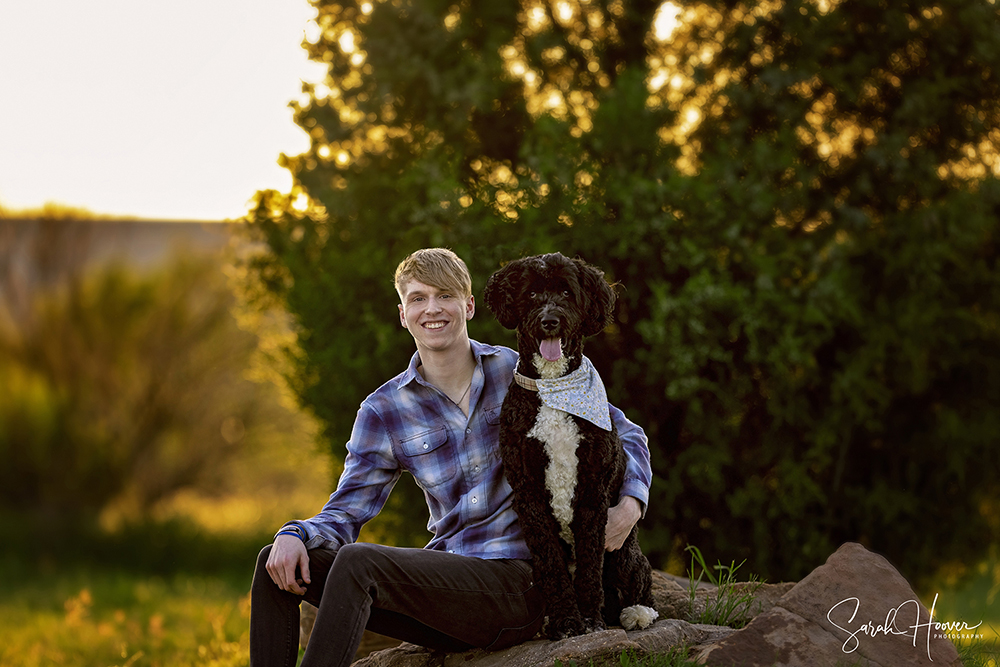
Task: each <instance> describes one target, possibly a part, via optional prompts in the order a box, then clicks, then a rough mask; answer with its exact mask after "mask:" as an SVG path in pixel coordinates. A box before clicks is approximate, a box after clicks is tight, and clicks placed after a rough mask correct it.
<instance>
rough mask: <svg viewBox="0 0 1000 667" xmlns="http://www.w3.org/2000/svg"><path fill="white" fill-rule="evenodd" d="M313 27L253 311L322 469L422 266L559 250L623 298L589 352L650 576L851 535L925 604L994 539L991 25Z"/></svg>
mask: <svg viewBox="0 0 1000 667" xmlns="http://www.w3.org/2000/svg"><path fill="white" fill-rule="evenodd" d="M315 4H316V6H317V9H318V11H319V17H318V19H317V20H318V22H319V24H320V26H321V28H322V34H321V37H320V39H319V40H318V42H317V43H315V44H308V45H307V47H308V49H309V50H310V52H311V55H312V56H313V57H314V58H317V59H320V60H324V61H325V62H329V63H330V68H331V70H330V71H331V76H330V78H329V79H328V80H327V81H326V82H325V83H326V88H328V89H329V93H328V92H327V90H326V89H324V88H319V89H312V88H310V92H312V93H313V96H312V99H311V101H310V102H309V103H308V104H305V105H296V109H295V111H296V120H297V122H298V123H299V124H300V125H301V126H302V127H303V128H304V129H306V130H307V131H308V132H309V133H310V136H311V137H312V138H313V144H312V147H311V149H310V150H309V151H307V152H306V153H305V154H303V155H300V156H295V157H289V158H286V161H285V164H286V165H287V167H288V168H289V170H290V171H291V173H292V175H293V177H294V182H295V187H294V190H293V192H292V193H291V195H292V196H289V197H283V196H281V195H278V194H277V193H273V192H265V193H260V195H259V196H258V202H259V206H258V207H257V209H256V211H255V212H254V213H253V214H252V215H251V216H250V217H249V228H250V233H251V234H252V235H253V237H254V238H255V239H257V240H259V241H262V242H263V245H262V252H261V253H260V254H258V255H256V256H255V257H253V258H251V259H250V260H248V264H247V267H248V268H249V269H250V275H251V276H252V277H253V282H252V283H251V284H249V285H248V292H249V294H250V299H251V302H255V303H258V304H260V305H261V306H274V305H277V306H279V307H280V308H283V309H285V310H286V311H287V312H288V313H289V314H290V315H291V317H292V319H293V327H294V330H295V332H296V333H297V335H298V336H297V342H296V344H295V345H294V346H292V345H290V346H289V347H288V348H287V356H288V359H289V360H290V361H291V367H290V369H289V371H288V373H287V376H288V379H289V383H290V386H291V387H292V388H293V389H294V391H295V393H296V394H297V396H298V397H299V399H300V400H301V402H302V404H303V405H305V406H308V407H309V408H310V409H311V410H313V411H315V413H316V414H317V416H319V417H320V418H321V420H322V421H323V422H324V424H325V427H326V430H325V432H324V437H325V439H326V440H327V441H328V442H329V443H331V447H332V448H333V450H334V451H335V452H341V451H342V450H341V446H342V445H341V443H343V442H344V441H345V440H346V439H347V438H348V437H349V432H350V425H351V423H352V422H353V418H354V414H355V411H356V409H357V405H358V402H359V401H360V400H361V399H362V398H363V397H364V396H365V395H366V394H367V393H368V392H370V391H372V390H373V389H374V388H375V387H376V386H378V385H379V384H380V383H381V382H383V381H385V380H386V379H388V378H389V377H391V376H393V375H395V374H396V373H398V372H400V371H401V370H402V369H403V367H404V365H405V363H406V360H407V359H408V357H409V355H410V354H411V352H412V349H413V347H412V343H411V341H410V340H409V337H408V336H407V334H406V333H405V331H403V330H402V329H401V328H400V327H399V325H398V322H397V317H396V313H395V309H394V305H395V295H394V294H393V292H392V287H391V283H390V277H391V271H392V269H393V267H394V266H395V264H396V263H397V262H398V261H399V260H400V259H402V257H403V256H405V255H406V254H407V253H409V252H410V251H412V250H414V249H416V248H418V247H422V246H427V245H447V246H449V247H451V248H453V249H454V250H455V251H456V252H458V253H459V254H460V255H461V256H463V257H464V258H465V259H466V261H467V262H468V263H469V265H470V269H471V270H472V272H473V278H474V285H475V286H478V289H481V287H482V285H483V284H484V282H485V280H486V278H487V277H488V275H489V274H490V273H491V272H492V271H493V270H495V269H496V268H498V267H499V265H500V263H501V261H505V260H509V259H512V258H515V257H518V256H521V255H523V254H530V253H537V252H545V251H550V250H560V251H562V252H564V253H567V254H570V255H574V254H578V255H580V256H582V257H583V258H585V259H586V260H588V261H590V262H592V263H595V264H597V265H599V266H601V267H602V268H604V269H605V270H606V272H607V274H608V277H609V278H611V279H612V280H614V281H617V282H618V283H620V285H621V289H620V297H621V298H620V300H619V306H618V312H617V315H616V321H615V323H614V324H613V325H612V326H611V327H609V328H608V329H607V331H606V332H605V334H604V335H602V336H599V337H597V338H595V339H594V340H593V341H591V342H590V343H588V355H589V356H591V358H592V359H593V360H594V362H595V364H596V365H597V367H598V369H599V370H600V372H601V374H602V377H603V378H604V379H605V382H606V384H607V385H608V389H609V395H610V396H611V399H612V401H613V402H614V403H615V404H616V405H618V406H620V407H621V408H623V409H624V410H625V412H626V413H627V414H628V415H629V416H630V417H631V418H632V419H633V420H635V421H636V422H638V423H639V424H641V425H642V426H643V427H644V428H645V429H646V431H647V434H648V435H649V436H650V444H651V449H652V455H653V465H654V472H655V475H656V478H655V479H654V486H653V489H652V498H651V502H650V506H649V511H648V513H647V516H646V519H645V521H644V523H643V528H644V535H643V538H642V539H643V544H644V547H645V549H646V550H647V552H649V554H650V556H651V558H652V560H653V562H654V563H665V562H666V561H667V559H668V557H670V556H671V555H674V556H676V555H677V554H676V549H678V548H679V547H678V545H683V544H685V543H698V544H701V545H704V546H705V548H706V549H710V550H711V551H713V552H716V553H725V554H727V556H731V557H733V558H734V559H735V560H734V562H735V561H743V560H745V562H747V564H748V567H750V568H751V569H752V570H753V571H754V572H758V573H760V575H761V576H763V577H766V578H768V579H773V580H778V579H795V578H799V577H801V576H802V575H804V574H805V573H806V572H808V571H809V570H810V569H812V568H813V567H815V566H816V565H818V564H820V563H821V562H822V561H823V560H824V559H825V558H826V556H827V555H828V554H829V553H830V552H831V551H832V550H833V549H835V548H836V546H838V545H839V544H840V543H841V542H844V541H846V540H859V541H862V542H863V543H865V544H866V545H868V546H869V547H870V548H872V549H874V550H876V551H878V552H880V553H883V554H885V555H886V556H887V557H888V558H889V559H890V560H891V561H892V562H893V563H895V564H896V565H897V566H899V567H900V569H901V570H902V571H903V572H904V574H906V575H907V576H908V577H913V578H918V579H919V578H922V577H924V576H927V575H929V574H931V573H933V572H934V571H935V570H936V569H937V568H938V567H940V566H941V565H942V564H944V563H948V562H953V561H956V560H963V561H969V560H978V556H981V555H982V554H983V553H984V550H985V548H986V545H987V544H988V543H989V542H990V541H995V540H997V539H998V537H1000V535H998V531H997V530H996V527H995V526H994V525H992V524H990V523H988V521H989V519H988V513H987V512H984V511H982V510H983V508H984V507H986V506H987V503H995V502H996V500H997V499H996V486H995V484H993V481H992V480H995V479H996V477H997V475H998V473H1000V447H997V444H1000V443H998V436H997V433H1000V411H997V410H996V409H995V406H996V405H1000V271H997V256H998V247H997V232H998V213H1000V182H998V180H997V178H996V165H997V163H998V156H997V143H998V137H997V136H996V129H995V128H997V127H1000V80H998V76H997V72H1000V17H998V8H997V6H996V5H995V4H994V3H990V2H988V1H986V0H954V1H953V2H949V3H947V4H945V5H941V4H940V3H937V4H935V3H930V2H927V3H920V2H911V3H905V4H904V5H899V6H897V5H892V6H889V5H886V4H885V3H884V2H881V1H880V0H879V1H877V0H844V1H842V2H831V3H814V2H806V1H799V2H795V1H789V2H785V3H774V4H765V5H762V4H757V3H747V4H741V3H731V2H724V3H722V2H697V3H695V2H691V3H683V6H684V8H685V10H686V11H685V13H683V14H682V17H683V19H684V20H683V21H682V23H681V25H680V26H679V27H678V29H677V30H676V31H675V32H674V33H673V34H672V35H671V36H670V37H669V39H666V40H659V39H657V38H656V37H655V35H654V34H653V32H652V30H651V28H652V26H653V23H654V18H655V16H656V12H657V10H658V8H659V3H656V2H634V3H625V4H622V3H617V2H614V3H612V2H607V3H605V2H597V3H586V4H582V3H581V4H576V3H570V4H569V5H568V6H570V7H571V9H572V10H573V11H574V14H573V16H572V17H571V18H568V19H567V18H565V17H562V16H560V15H558V14H557V13H555V10H554V6H550V5H549V4H548V3H546V4H542V5H539V7H540V9H539V12H536V13H532V12H521V8H522V5H521V3H505V2H496V3H494V2H491V3H466V4H459V5H455V4H453V3H449V2H436V1H433V0H410V1H408V2H400V3H374V9H373V10H372V11H371V13H370V14H366V13H365V12H364V10H363V9H362V7H363V6H362V5H358V4H356V3H353V2H346V1H344V2H340V1H337V0H317V1H316V2H315ZM532 17H533V18H532ZM348 34H349V36H350V37H351V40H350V41H351V42H353V46H352V47H351V48H347V47H345V46H344V44H346V43H348V40H347V39H346V38H345V36H347V35H348ZM342 38H345V39H342ZM529 74H530V76H529ZM661 76H662V81H666V82H667V84H666V85H659V84H654V81H657V80H660V79H661ZM553 101H554V102H553ZM694 112H697V114H698V117H697V122H695V123H692V118H694V116H692V115H691V114H692V113H694ZM299 195H302V196H303V197H307V198H308V206H306V207H302V206H298V207H296V205H293V204H299V203H301V200H300V199H299ZM471 327H472V335H473V336H474V337H476V338H479V339H481V340H486V341H489V342H498V343H507V344H510V343H512V337H511V336H510V335H509V334H508V333H506V332H502V331H500V330H499V328H498V327H497V326H496V325H495V324H494V323H492V322H491V321H490V318H489V317H486V316H485V314H484V313H480V314H479V317H477V318H476V320H475V321H474V322H473V324H472V325H471ZM406 505H407V506H419V503H417V502H412V503H411V502H409V501H408V502H407V503H406ZM414 521H417V519H416V517H414ZM977 555H978V556H977Z"/></svg>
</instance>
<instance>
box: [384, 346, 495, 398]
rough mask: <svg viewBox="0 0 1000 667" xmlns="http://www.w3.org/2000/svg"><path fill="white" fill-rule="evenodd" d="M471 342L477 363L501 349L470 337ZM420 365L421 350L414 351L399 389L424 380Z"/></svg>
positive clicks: (400, 381) (400, 379) (400, 380)
mask: <svg viewBox="0 0 1000 667" xmlns="http://www.w3.org/2000/svg"><path fill="white" fill-rule="evenodd" d="M469 344H470V345H471V346H472V356H473V357H475V359H476V365H477V366H479V365H481V364H482V358H483V357H489V356H493V355H495V354H497V353H498V352H499V351H500V349H499V348H498V347H496V346H495V345H487V344H486V343H480V342H479V341H477V340H472V339H471V338H470V339H469ZM419 367H420V352H414V353H413V356H412V357H410V365H409V366H407V367H406V371H405V372H404V373H403V374H402V375H401V376H400V378H399V384H398V385H397V387H396V388H397V389H402V388H403V387H405V386H406V385H408V384H410V383H411V382H418V383H421V382H423V381H424V378H423V376H422V375H420V371H418V370H417V368H419Z"/></svg>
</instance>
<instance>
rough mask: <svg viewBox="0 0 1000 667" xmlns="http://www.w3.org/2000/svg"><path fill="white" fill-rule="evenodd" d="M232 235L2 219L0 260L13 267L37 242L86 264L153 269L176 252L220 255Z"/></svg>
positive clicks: (165, 226)
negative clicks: (64, 247)
mask: <svg viewBox="0 0 1000 667" xmlns="http://www.w3.org/2000/svg"><path fill="white" fill-rule="evenodd" d="M232 230H233V224H232V223H205V222H163V221H156V222H147V221H143V220H83V221H77V220H74V221H65V220H58V221H44V220H26V219H10V218H6V219H0V255H3V256H5V257H8V258H10V259H11V260H12V261H14V262H15V263H17V258H18V257H19V256H20V257H24V256H26V255H29V254H32V253H33V248H34V247H36V246H37V244H39V243H41V244H43V245H44V244H47V243H49V242H52V243H62V244H65V243H72V244H73V246H74V248H73V249H72V250H73V251H74V252H73V254H74V255H76V256H77V257H78V258H79V259H80V260H82V261H83V263H84V264H86V265H91V264H97V263H103V262H106V261H108V260H119V261H123V262H125V263H127V264H130V265H132V266H134V267H135V268H151V267H153V266H155V265H156V264H158V263H160V262H162V261H163V260H165V259H167V258H168V257H169V256H170V255H171V254H172V253H173V251H175V250H183V251H186V252H192V253H215V252H219V251H220V250H222V249H223V248H224V247H225V246H226V245H227V244H228V243H229V239H230V237H231V235H232Z"/></svg>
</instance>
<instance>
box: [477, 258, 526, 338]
mask: <svg viewBox="0 0 1000 667" xmlns="http://www.w3.org/2000/svg"><path fill="white" fill-rule="evenodd" d="M521 263H522V260H514V261H513V262H509V263H508V264H507V265H506V266H504V267H503V268H502V269H500V270H499V271H497V272H496V273H494V274H493V275H492V276H490V279H489V280H488V281H486V289H485V290H484V291H483V299H484V300H485V301H486V307H487V308H489V309H490V310H491V311H493V315H494V317H496V318H497V322H499V323H500V326H502V327H504V328H505V329H516V328H517V325H518V324H519V322H518V317H517V309H516V308H515V306H514V297H515V295H519V294H520V293H521V289H520V287H519V285H520V282H521V280H520V279H521Z"/></svg>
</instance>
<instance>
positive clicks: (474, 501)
mask: <svg viewBox="0 0 1000 667" xmlns="http://www.w3.org/2000/svg"><path fill="white" fill-rule="evenodd" d="M478 502H479V498H476V497H475V496H472V504H473V505H475V504H476V503H478Z"/></svg>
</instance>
